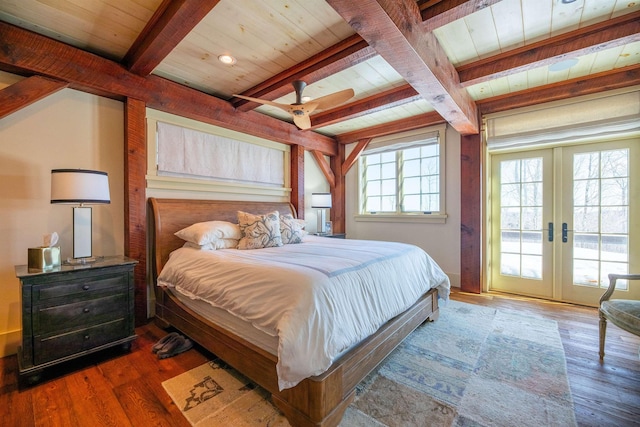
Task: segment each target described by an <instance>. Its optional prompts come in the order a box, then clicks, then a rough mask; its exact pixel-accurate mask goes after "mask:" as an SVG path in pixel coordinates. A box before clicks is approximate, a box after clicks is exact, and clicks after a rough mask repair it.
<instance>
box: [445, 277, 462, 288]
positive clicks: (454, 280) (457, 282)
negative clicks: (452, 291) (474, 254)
mask: <svg viewBox="0 0 640 427" xmlns="http://www.w3.org/2000/svg"><path fill="white" fill-rule="evenodd" d="M447 276H449V282H451V287H453V288H459V287H460V274H454V273H447Z"/></svg>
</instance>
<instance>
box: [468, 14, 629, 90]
mask: <svg viewBox="0 0 640 427" xmlns="http://www.w3.org/2000/svg"><path fill="white" fill-rule="evenodd" d="M636 41H640V12H635V13H629V14H626V15H622V16H619V17H617V18H613V19H611V20H608V21H604V22H600V23H597V24H594V25H590V26H588V27H584V28H580V29H578V30H575V31H571V32H568V33H565V34H561V35H559V36H556V37H552V38H550V39H547V40H543V41H540V42H538V43H532V44H529V45H526V46H522V47H520V48H517V49H513V50H510V51H508V52H506V53H504V54H499V55H495V56H492V57H490V58H486V59H483V60H480V61H475V62H472V63H470V64H466V65H463V66H460V67H458V68H457V70H458V74H459V76H460V82H461V83H462V85H463V86H471V85H474V84H477V83H482V82H486V81H489V80H493V79H497V78H499V77H504V76H508V75H512V74H515V73H519V72H522V71H526V70H530V69H533V68H538V67H544V66H547V65H550V64H553V63H556V62H558V61H561V60H564V59H568V58H575V57H578V56H582V55H587V54H590V53H593V52H598V51H602V50H604V49H608V48H612V47H615V46H621V45H624V44H627V43H633V42H636Z"/></svg>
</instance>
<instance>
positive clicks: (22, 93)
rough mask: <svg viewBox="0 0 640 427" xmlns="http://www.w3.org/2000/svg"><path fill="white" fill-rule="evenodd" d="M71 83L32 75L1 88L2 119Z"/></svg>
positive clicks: (0, 114)
mask: <svg viewBox="0 0 640 427" xmlns="http://www.w3.org/2000/svg"><path fill="white" fill-rule="evenodd" d="M67 86H69V83H67V82H63V81H60V80H53V79H48V78H46V77H40V76H32V77H29V78H26V79H24V80H20V81H19V82H17V83H14V84H12V85H11V86H7V87H5V88H4V89H2V90H0V119H2V118H3V117H6V116H8V115H9V114H12V113H15V112H16V111H18V110H21V109H22V108H24V107H26V106H28V105H31V104H33V103H34V102H36V101H39V100H41V99H42V98H45V97H47V96H49V95H51V94H52V93H55V92H57V91H59V90H61V89H64V88H65V87H67Z"/></svg>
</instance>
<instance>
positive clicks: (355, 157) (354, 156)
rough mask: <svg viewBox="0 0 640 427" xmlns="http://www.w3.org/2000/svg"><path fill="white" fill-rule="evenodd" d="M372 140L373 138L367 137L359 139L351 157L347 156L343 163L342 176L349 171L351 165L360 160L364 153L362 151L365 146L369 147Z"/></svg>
mask: <svg viewBox="0 0 640 427" xmlns="http://www.w3.org/2000/svg"><path fill="white" fill-rule="evenodd" d="M370 142H371V138H365V139H361V140H360V141H358V143H357V144H356V146H355V147H354V148H353V150H351V153H350V154H349V157H347V159H346V160H345V161H344V163H342V168H341V173H342V176H345V175H346V174H347V172H349V169H351V167H352V166H353V165H355V164H356V161H358V158H359V157H360V154H362V152H363V151H364V149H365V148H367V146H368V145H369V143H370Z"/></svg>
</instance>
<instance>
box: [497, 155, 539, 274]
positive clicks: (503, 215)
mask: <svg viewBox="0 0 640 427" xmlns="http://www.w3.org/2000/svg"><path fill="white" fill-rule="evenodd" d="M542 192H543V189H542V158H538V157H536V158H530V159H518V160H505V161H502V162H500V229H501V231H500V236H501V237H500V272H501V274H503V275H509V276H517V277H523V278H527V279H538V280H539V279H542V256H541V255H542V243H543V232H542V196H543V194H542Z"/></svg>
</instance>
